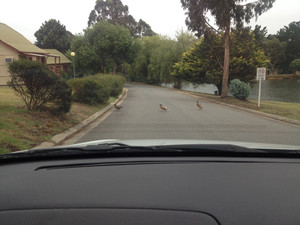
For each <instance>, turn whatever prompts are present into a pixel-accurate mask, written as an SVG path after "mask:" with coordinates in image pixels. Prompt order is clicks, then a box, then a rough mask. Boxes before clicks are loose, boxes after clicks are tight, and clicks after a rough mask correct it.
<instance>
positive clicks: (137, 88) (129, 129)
mask: <svg viewBox="0 0 300 225" xmlns="http://www.w3.org/2000/svg"><path fill="white" fill-rule="evenodd" d="M128 89H129V91H128V96H127V98H126V99H125V100H124V102H123V103H122V105H123V109H122V110H120V111H116V110H115V111H114V112H113V113H112V114H111V115H110V116H109V117H108V118H106V119H105V120H104V121H103V122H102V123H101V124H100V125H99V126H97V127H96V128H94V129H93V130H91V131H90V132H88V133H87V134H86V135H85V136H83V137H82V138H81V139H80V140H78V141H77V143H79V142H83V141H92V140H97V139H111V138H113V139H115V138H116V139H202V140H226V141H250V142H262V143H277V144H294V145H300V127H297V126H294V125H289V124H286V123H283V122H278V121H275V120H271V119H266V118H264V117H261V116H258V115H255V114H251V113H246V112H242V111H239V110H235V109H232V108H228V107H225V106H221V105H217V104H213V103H210V102H205V101H203V100H202V101H201V103H202V104H203V106H204V109H203V110H202V111H200V110H199V109H198V108H197V107H196V99H197V98H194V97H191V96H188V95H184V94H182V93H179V92H176V91H174V90H169V89H165V88H159V87H151V86H143V85H130V86H128ZM160 103H161V104H163V105H167V106H168V107H169V110H168V111H167V112H162V111H161V110H160V108H159V104H160Z"/></svg>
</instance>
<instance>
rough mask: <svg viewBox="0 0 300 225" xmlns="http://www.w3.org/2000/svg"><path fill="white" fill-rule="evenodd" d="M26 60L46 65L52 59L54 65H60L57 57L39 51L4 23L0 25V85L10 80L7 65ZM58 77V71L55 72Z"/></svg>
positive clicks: (42, 50)
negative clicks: (22, 59)
mask: <svg viewBox="0 0 300 225" xmlns="http://www.w3.org/2000/svg"><path fill="white" fill-rule="evenodd" d="M21 58H27V59H29V60H34V61H39V62H42V63H45V64H46V63H47V59H48V58H54V63H58V64H59V63H60V56H59V55H52V54H50V53H49V52H47V51H46V50H44V49H40V48H38V47H37V46H35V45H34V44H32V43H31V42H30V41H29V40H27V39H26V38H25V37H24V36H23V35H22V34H20V33H18V32H17V31H15V30H14V29H12V28H11V27H9V26H7V25H6V24H4V23H0V85H6V84H7V81H9V79H10V74H9V72H8V65H9V63H10V62H13V61H14V60H18V59H21ZM57 74H58V75H60V71H58V70H57Z"/></svg>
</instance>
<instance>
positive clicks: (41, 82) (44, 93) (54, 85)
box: [8, 59, 72, 112]
mask: <svg viewBox="0 0 300 225" xmlns="http://www.w3.org/2000/svg"><path fill="white" fill-rule="evenodd" d="M9 72H10V75H11V80H10V81H9V82H8V85H9V86H10V87H11V88H12V89H14V90H15V91H16V93H17V95H18V96H19V97H20V98H21V99H22V100H23V101H24V102H25V104H26V107H27V109H28V110H30V111H36V110H41V109H42V108H44V107H43V106H46V107H51V108H55V111H56V112H68V111H69V110H70V108H71V102H72V95H71V93H72V91H71V88H70V87H69V86H68V85H67V83H66V82H65V81H64V80H62V79H61V78H59V77H58V76H57V75H56V74H54V73H53V72H51V71H50V70H49V69H48V67H47V66H46V65H44V64H42V63H40V62H36V61H30V60H26V59H22V60H18V61H14V62H12V63H11V64H10V65H9Z"/></svg>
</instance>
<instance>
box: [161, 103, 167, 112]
mask: <svg viewBox="0 0 300 225" xmlns="http://www.w3.org/2000/svg"><path fill="white" fill-rule="evenodd" d="M159 107H160V109H161V110H162V111H167V110H168V107H167V106H163V105H162V104H159Z"/></svg>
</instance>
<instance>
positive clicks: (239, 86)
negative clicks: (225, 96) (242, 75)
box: [229, 79, 251, 100]
mask: <svg viewBox="0 0 300 225" xmlns="http://www.w3.org/2000/svg"><path fill="white" fill-rule="evenodd" d="M229 91H230V93H231V94H232V95H233V96H234V97H235V98H238V99H240V100H246V99H247V98H248V97H249V95H250V91H251V87H250V85H249V84H246V83H245V82H242V81H240V80H239V79H234V80H232V81H231V82H230V85H229Z"/></svg>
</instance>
